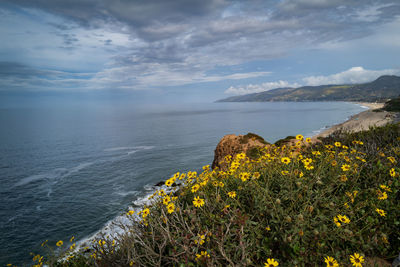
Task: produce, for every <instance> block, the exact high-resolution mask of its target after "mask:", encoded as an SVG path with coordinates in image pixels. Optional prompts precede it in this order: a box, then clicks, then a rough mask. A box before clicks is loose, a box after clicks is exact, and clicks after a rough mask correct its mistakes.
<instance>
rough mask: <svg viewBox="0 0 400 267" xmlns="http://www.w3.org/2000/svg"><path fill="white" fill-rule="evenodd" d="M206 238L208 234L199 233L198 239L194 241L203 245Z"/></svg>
mask: <svg viewBox="0 0 400 267" xmlns="http://www.w3.org/2000/svg"><path fill="white" fill-rule="evenodd" d="M205 239H206V236H205V235H200V234H197V239H196V240H195V241H194V243H196V244H200V245H203V244H204V242H205V241H204V240H205Z"/></svg>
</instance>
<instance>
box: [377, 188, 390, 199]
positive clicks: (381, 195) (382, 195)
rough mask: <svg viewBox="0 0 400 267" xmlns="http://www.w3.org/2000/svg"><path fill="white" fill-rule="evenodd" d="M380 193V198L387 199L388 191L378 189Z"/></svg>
mask: <svg viewBox="0 0 400 267" xmlns="http://www.w3.org/2000/svg"><path fill="white" fill-rule="evenodd" d="M377 194H378V199H379V200H385V199H387V198H388V196H387V193H386V192H382V191H381V190H378V191H377Z"/></svg>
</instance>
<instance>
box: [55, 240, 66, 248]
mask: <svg viewBox="0 0 400 267" xmlns="http://www.w3.org/2000/svg"><path fill="white" fill-rule="evenodd" d="M63 244H64V242H63V241H62V240H60V241H58V242H57V243H56V246H57V247H61V246H62V245H63Z"/></svg>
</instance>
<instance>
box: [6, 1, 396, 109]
mask: <svg viewBox="0 0 400 267" xmlns="http://www.w3.org/2000/svg"><path fill="white" fill-rule="evenodd" d="M399 29H400V2H399V1H398V0H381V1H379V0H374V1H373V0H247V1H233V0H168V1H166V0H145V1H142V0H51V1H47V0H2V1H1V2H0V40H1V42H0V97H1V98H3V101H0V103H4V102H6V101H9V100H10V101H11V100H12V99H14V98H15V97H16V96H24V97H25V98H26V99H27V100H26V101H29V98H32V99H34V98H35V97H36V96H49V95H51V96H55V95H58V96H61V97H63V98H68V97H70V96H71V95H74V96H79V95H102V96H103V97H108V98H118V96H120V97H125V96H127V95H129V97H130V99H132V100H135V99H136V100H140V101H142V100H146V101H152V100H155V99H158V100H160V99H166V100H173V99H175V100H176V99H178V98H179V100H180V101H189V102H190V101H199V102H201V101H206V102H211V101H214V100H216V99H219V98H222V97H227V96H231V95H237V94H245V93H251V92H260V91H264V90H268V89H272V88H277V87H287V86H294V87H296V86H302V85H319V84H340V83H360V82H368V81H371V80H373V79H375V78H377V77H379V76H380V75H383V74H396V75H400V30H399ZM13 97H14V98H13Z"/></svg>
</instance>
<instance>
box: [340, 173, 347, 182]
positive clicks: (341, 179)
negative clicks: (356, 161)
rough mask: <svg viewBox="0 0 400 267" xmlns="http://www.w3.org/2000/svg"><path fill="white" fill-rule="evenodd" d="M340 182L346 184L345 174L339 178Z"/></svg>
mask: <svg viewBox="0 0 400 267" xmlns="http://www.w3.org/2000/svg"><path fill="white" fill-rule="evenodd" d="M340 181H341V182H346V181H347V176H346V175H345V174H343V175H341V176H340Z"/></svg>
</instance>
